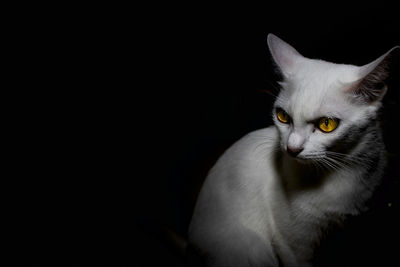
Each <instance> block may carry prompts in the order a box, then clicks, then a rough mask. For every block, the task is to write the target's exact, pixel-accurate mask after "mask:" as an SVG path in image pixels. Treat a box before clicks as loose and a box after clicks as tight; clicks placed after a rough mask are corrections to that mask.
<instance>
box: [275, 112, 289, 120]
mask: <svg viewBox="0 0 400 267" xmlns="http://www.w3.org/2000/svg"><path fill="white" fill-rule="evenodd" d="M276 117H277V118H278V120H279V121H280V122H283V123H288V122H289V115H288V114H287V113H286V112H285V111H283V110H278V112H277V113H276Z"/></svg>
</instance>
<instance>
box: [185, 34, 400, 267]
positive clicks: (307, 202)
mask: <svg viewBox="0 0 400 267" xmlns="http://www.w3.org/2000/svg"><path fill="white" fill-rule="evenodd" d="M267 43H268V47H269V50H270V53H271V55H272V59H273V61H274V62H275V63H276V65H277V66H276V67H277V70H278V71H279V72H280V73H281V74H282V78H283V80H282V81H281V82H279V84H280V87H281V89H280V92H279V94H278V96H277V99H276V101H275V103H274V105H273V111H272V116H273V121H274V125H273V126H270V127H267V128H264V129H260V130H256V131H254V132H251V133H249V134H247V135H246V136H244V137H243V138H242V139H240V140H239V141H237V142H236V143H235V144H233V145H232V146H231V147H230V148H229V149H228V150H227V151H226V152H225V153H224V154H223V155H222V156H221V157H220V158H219V159H218V161H217V163H216V164H215V166H214V167H213V168H212V169H211V170H210V172H209V174H208V176H207V178H206V180H205V182H204V184H203V186H202V189H201V191H200V194H199V197H198V199H197V202H196V205H195V209H194V213H193V216H192V220H191V222H190V226H189V232H188V237H189V243H190V245H191V246H192V247H193V248H194V250H195V251H197V253H198V255H200V256H201V257H202V258H203V259H204V262H205V263H206V265H207V266H217V267H225V266H237V267H242V266H312V260H313V254H314V250H315V248H316V247H317V246H318V243H319V242H320V240H321V238H322V237H323V235H324V232H325V231H326V230H327V229H328V227H329V226H330V225H332V224H341V223H342V222H343V220H344V218H345V217H346V216H348V215H358V214H360V213H362V212H363V211H365V210H366V201H367V200H368V199H369V198H370V197H371V196H372V194H373V192H374V188H375V187H376V186H377V185H378V184H379V183H380V180H381V179H382V176H383V172H384V168H385V164H386V159H385V147H384V143H383V140H382V134H381V130H380V123H379V118H378V111H379V110H380V108H381V106H382V98H383V97H384V95H385V93H386V90H387V86H386V85H385V83H384V80H385V79H386V78H387V76H388V64H387V61H388V59H389V58H390V55H391V54H392V53H393V51H394V50H395V49H398V48H400V47H399V46H396V47H394V48H392V49H391V50H389V51H388V52H387V53H385V54H384V55H382V56H381V57H379V58H378V59H376V60H375V61H373V62H371V63H369V64H366V65H364V66H354V65H348V64H335V63H330V62H327V61H323V60H316V59H309V58H306V57H304V56H302V55H301V54H300V53H299V52H298V51H297V50H296V49H295V48H293V47H292V46H291V45H289V44H288V43H286V42H285V41H283V40H282V39H280V38H278V37H277V36H275V35H273V34H269V35H268V37H267Z"/></svg>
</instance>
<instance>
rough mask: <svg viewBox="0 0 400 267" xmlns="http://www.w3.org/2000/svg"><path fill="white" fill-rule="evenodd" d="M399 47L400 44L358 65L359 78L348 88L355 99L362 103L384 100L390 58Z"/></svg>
mask: <svg viewBox="0 0 400 267" xmlns="http://www.w3.org/2000/svg"><path fill="white" fill-rule="evenodd" d="M399 48H400V46H395V47H393V48H392V49H390V50H389V51H388V52H387V53H385V54H384V55H382V56H381V57H379V58H378V59H376V60H374V61H373V62H371V63H369V64H366V65H364V66H361V67H358V75H357V76H358V77H359V78H358V80H357V81H355V82H353V84H352V86H351V87H350V88H349V90H348V92H350V93H352V95H353V97H354V98H355V100H357V101H358V102H362V103H373V102H376V101H381V100H382V98H383V97H384V96H385V93H386V90H387V87H386V84H385V80H386V78H387V77H388V75H389V68H388V66H389V59H390V58H391V56H392V54H393V52H394V51H395V50H399Z"/></svg>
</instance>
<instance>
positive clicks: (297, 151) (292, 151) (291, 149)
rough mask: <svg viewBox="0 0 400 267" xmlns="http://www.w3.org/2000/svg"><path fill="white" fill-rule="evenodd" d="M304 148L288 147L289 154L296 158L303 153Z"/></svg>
mask: <svg viewBox="0 0 400 267" xmlns="http://www.w3.org/2000/svg"><path fill="white" fill-rule="evenodd" d="M303 149H304V148H303V147H290V146H288V147H287V149H286V150H287V152H288V153H289V155H290V156H292V157H296V156H297V155H298V154H300V152H301V151H303Z"/></svg>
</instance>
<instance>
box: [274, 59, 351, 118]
mask: <svg viewBox="0 0 400 267" xmlns="http://www.w3.org/2000/svg"><path fill="white" fill-rule="evenodd" d="M354 70H355V68H354V66H349V65H339V64H334V63H329V62H325V61H320V60H312V61H309V62H305V64H304V68H302V69H300V70H299V71H298V72H297V73H295V74H294V75H293V76H291V77H289V78H287V79H286V80H285V81H284V82H283V83H282V91H281V94H280V96H279V98H278V100H277V105H279V106H281V107H283V108H285V109H286V110H287V112H289V113H291V115H292V116H293V118H294V119H295V118H297V119H298V120H310V119H313V118H316V117H318V116H337V115H338V114H337V113H340V110H344V109H346V102H347V101H346V99H345V94H344V90H345V89H346V86H347V85H346V84H347V83H346V81H347V80H351V79H353V78H354V77H353V76H354V75H355V73H354V72H355V71H354Z"/></svg>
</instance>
